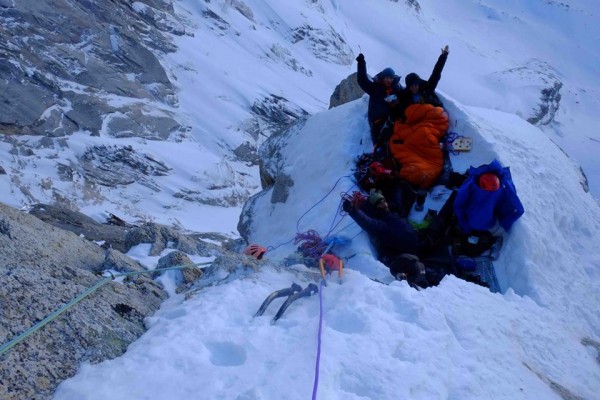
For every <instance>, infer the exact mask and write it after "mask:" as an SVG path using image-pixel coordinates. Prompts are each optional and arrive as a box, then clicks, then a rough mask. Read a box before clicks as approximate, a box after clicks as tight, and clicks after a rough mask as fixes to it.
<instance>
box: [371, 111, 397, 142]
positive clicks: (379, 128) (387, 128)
mask: <svg viewBox="0 0 600 400" xmlns="http://www.w3.org/2000/svg"><path fill="white" fill-rule="evenodd" d="M369 125H370V127H371V141H372V142H373V146H376V147H377V146H381V145H384V144H387V142H388V141H389V140H390V138H391V137H392V133H394V123H393V122H392V120H391V119H390V118H381V119H379V120H377V121H375V122H369Z"/></svg>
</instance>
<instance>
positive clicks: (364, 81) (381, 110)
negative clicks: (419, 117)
mask: <svg viewBox="0 0 600 400" xmlns="http://www.w3.org/2000/svg"><path fill="white" fill-rule="evenodd" d="M356 68H357V77H356V79H357V81H358V85H359V86H360V87H361V89H362V90H364V91H365V93H367V94H368V95H369V122H375V121H378V120H381V119H386V118H387V117H388V116H389V115H390V112H391V109H392V105H391V103H388V102H386V101H385V98H386V97H387V96H388V95H390V94H395V95H396V96H397V97H400V94H401V92H402V89H403V88H402V85H400V77H399V76H398V75H396V76H395V77H394V81H393V83H392V86H391V88H390V90H389V91H388V89H387V88H386V87H385V86H384V85H383V83H382V82H381V77H380V73H379V74H377V75H375V78H374V79H371V78H370V77H369V75H367V63H366V62H365V61H364V60H362V61H359V62H358V63H357V66H356Z"/></svg>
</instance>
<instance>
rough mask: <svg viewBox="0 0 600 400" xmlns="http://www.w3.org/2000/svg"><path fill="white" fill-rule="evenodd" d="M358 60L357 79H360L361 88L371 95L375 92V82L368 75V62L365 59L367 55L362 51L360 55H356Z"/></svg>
mask: <svg viewBox="0 0 600 400" xmlns="http://www.w3.org/2000/svg"><path fill="white" fill-rule="evenodd" d="M356 62H357V64H356V73H357V75H356V80H357V81H358V86H360V88H361V89H362V90H364V91H365V92H366V93H367V94H368V95H371V94H372V93H373V88H374V86H375V82H373V81H372V80H371V78H369V75H367V62H366V61H365V56H364V55H363V54H362V53H360V54H359V55H358V57H356Z"/></svg>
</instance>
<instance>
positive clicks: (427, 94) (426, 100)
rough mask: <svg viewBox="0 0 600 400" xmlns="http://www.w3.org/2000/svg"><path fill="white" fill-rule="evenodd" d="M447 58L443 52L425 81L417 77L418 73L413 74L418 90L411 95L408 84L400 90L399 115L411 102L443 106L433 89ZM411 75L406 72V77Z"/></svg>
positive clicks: (438, 80) (440, 76)
mask: <svg viewBox="0 0 600 400" xmlns="http://www.w3.org/2000/svg"><path fill="white" fill-rule="evenodd" d="M447 59H448V53H445V52H443V53H442V54H441V55H440V56H439V58H438V60H437V62H436V63H435V66H434V67H433V71H432V72H431V76H430V77H429V79H428V80H426V81H425V80H423V79H421V78H418V75H416V74H415V75H416V76H417V78H418V82H419V91H418V92H417V94H415V95H413V94H412V93H411V91H410V89H409V88H408V84H407V87H406V88H405V89H403V90H402V92H401V93H400V96H399V97H400V101H399V102H400V105H399V107H398V112H399V115H400V116H402V115H404V110H405V109H406V107H408V106H409V105H411V104H432V105H434V106H436V107H443V106H444V105H443V103H442V102H441V101H440V99H439V97H438V96H437V94H435V89H436V88H437V85H438V83H439V82H440V79H441V78H442V70H443V69H444V65H446V60H447ZM411 75H412V74H408V75H407V79H408V78H410V76H411Z"/></svg>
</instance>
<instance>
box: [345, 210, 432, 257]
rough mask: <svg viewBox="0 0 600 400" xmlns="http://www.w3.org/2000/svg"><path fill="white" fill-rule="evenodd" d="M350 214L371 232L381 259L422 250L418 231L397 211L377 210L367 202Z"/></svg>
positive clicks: (370, 235) (370, 234)
mask: <svg viewBox="0 0 600 400" xmlns="http://www.w3.org/2000/svg"><path fill="white" fill-rule="evenodd" d="M348 214H349V215H350V216H351V217H352V219H354V221H356V223H357V224H358V225H359V226H360V227H361V228H362V229H364V230H365V231H366V232H367V233H368V234H369V237H370V239H371V242H372V243H373V246H374V247H375V250H376V251H377V253H378V256H379V257H378V258H379V259H380V260H384V259H392V258H393V257H395V256H397V255H399V254H402V253H411V254H419V253H420V252H421V249H422V247H423V244H422V242H421V239H420V237H419V235H418V234H417V231H416V230H415V228H414V227H413V226H412V225H411V224H410V223H409V222H408V220H407V219H406V218H404V217H400V216H399V215H398V214H397V213H395V212H384V211H381V210H377V209H374V208H373V207H372V206H370V204H368V203H365V206H364V207H363V208H361V209H358V208H353V209H351V210H350V211H348Z"/></svg>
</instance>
